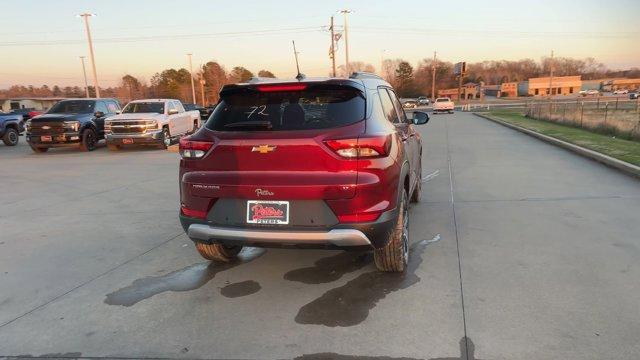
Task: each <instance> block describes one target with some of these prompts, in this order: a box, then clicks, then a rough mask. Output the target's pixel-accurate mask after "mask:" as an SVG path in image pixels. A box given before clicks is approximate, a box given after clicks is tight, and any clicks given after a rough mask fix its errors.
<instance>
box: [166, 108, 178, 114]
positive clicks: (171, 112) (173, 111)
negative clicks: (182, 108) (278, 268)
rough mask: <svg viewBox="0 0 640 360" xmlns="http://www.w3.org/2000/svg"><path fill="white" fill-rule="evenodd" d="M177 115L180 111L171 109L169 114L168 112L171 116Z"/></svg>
mask: <svg viewBox="0 0 640 360" xmlns="http://www.w3.org/2000/svg"><path fill="white" fill-rule="evenodd" d="M177 113H178V109H169V112H168V114H169V115H175V114H177Z"/></svg>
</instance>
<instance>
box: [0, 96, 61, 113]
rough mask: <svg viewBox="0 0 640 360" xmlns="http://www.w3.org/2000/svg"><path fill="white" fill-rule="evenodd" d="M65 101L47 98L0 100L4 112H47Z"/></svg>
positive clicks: (0, 107) (0, 106) (58, 98)
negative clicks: (32, 110)
mask: <svg viewBox="0 0 640 360" xmlns="http://www.w3.org/2000/svg"><path fill="white" fill-rule="evenodd" d="M62 99H65V98H63V97H46V98H22V97H21V98H9V99H0V109H1V110H2V111H4V112H9V111H11V110H17V109H34V110H40V111H45V110H48V109H49V108H50V107H51V106H53V104H55V103H57V102H58V101H60V100H62Z"/></svg>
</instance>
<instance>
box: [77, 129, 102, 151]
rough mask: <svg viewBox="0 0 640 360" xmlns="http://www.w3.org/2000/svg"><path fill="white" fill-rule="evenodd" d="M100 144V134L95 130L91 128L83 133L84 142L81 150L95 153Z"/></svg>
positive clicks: (81, 143)
mask: <svg viewBox="0 0 640 360" xmlns="http://www.w3.org/2000/svg"><path fill="white" fill-rule="evenodd" d="M97 144H98V134H96V132H95V130H93V129H91V128H89V129H85V130H84V131H83V132H82V141H81V142H80V150H82V151H93V150H95V149H96V145H97Z"/></svg>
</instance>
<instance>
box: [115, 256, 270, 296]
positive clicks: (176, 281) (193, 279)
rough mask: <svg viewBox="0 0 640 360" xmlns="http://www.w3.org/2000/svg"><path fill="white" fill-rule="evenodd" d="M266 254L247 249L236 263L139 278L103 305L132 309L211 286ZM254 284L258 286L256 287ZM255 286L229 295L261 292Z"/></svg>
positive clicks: (198, 266) (212, 262) (193, 267)
mask: <svg viewBox="0 0 640 360" xmlns="http://www.w3.org/2000/svg"><path fill="white" fill-rule="evenodd" d="M265 252H266V250H264V249H259V248H245V249H243V250H242V252H241V253H240V255H239V256H238V259H237V260H236V261H233V262H228V263H217V262H214V261H211V262H209V261H207V262H202V263H198V264H194V265H190V266H187V267H185V268H183V269H180V270H176V271H173V272H170V273H168V274H165V275H161V276H149V277H145V278H142V279H138V280H135V281H134V282H133V283H132V284H131V285H129V286H127V287H124V288H122V289H119V290H117V291H114V292H112V293H110V294H108V295H107V296H106V298H105V300H104V303H105V304H107V305H120V306H132V305H135V304H137V303H138V302H140V301H142V300H145V299H148V298H150V297H152V296H155V295H158V294H160V293H163V292H165V291H190V290H195V289H198V288H200V287H201V286H203V285H205V284H206V283H208V282H209V281H210V280H211V279H213V278H214V277H215V276H216V274H218V273H219V272H222V271H226V270H229V269H231V268H234V267H236V266H239V265H241V264H244V263H247V262H250V261H253V260H255V259H257V258H259V257H260V256H262V255H264V253H265ZM243 285H246V284H243ZM243 285H240V288H242V287H243ZM255 285H257V288H256V286H255ZM255 285H253V284H249V285H248V286H249V289H248V291H247V289H246V288H245V289H240V290H238V289H232V290H231V291H230V294H232V295H237V294H238V293H242V292H247V295H248V294H253V293H255V292H257V291H259V290H260V285H259V284H257V283H256V284H255ZM234 290H235V291H234ZM223 295H224V294H223ZM231 297H237V296H231Z"/></svg>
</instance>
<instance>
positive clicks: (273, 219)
mask: <svg viewBox="0 0 640 360" xmlns="http://www.w3.org/2000/svg"><path fill="white" fill-rule="evenodd" d="M247 223H248V224H275V225H286V224H288V223H289V202H288V201H262V200H249V201H247Z"/></svg>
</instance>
